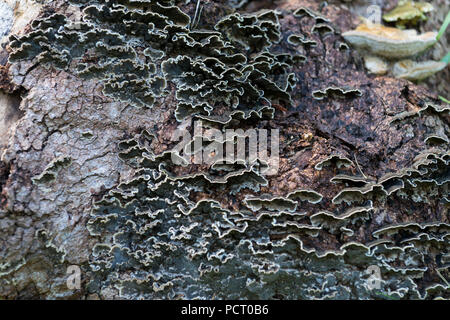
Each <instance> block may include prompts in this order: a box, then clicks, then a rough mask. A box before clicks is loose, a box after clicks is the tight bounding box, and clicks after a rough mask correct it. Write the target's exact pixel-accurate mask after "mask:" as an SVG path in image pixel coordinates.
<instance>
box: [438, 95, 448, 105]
mask: <svg viewBox="0 0 450 320" xmlns="http://www.w3.org/2000/svg"><path fill="white" fill-rule="evenodd" d="M439 99H441V100H442V101H444V102H445V103H448V104H450V101H448V100H447V99H445V98H444V97H442V96H439Z"/></svg>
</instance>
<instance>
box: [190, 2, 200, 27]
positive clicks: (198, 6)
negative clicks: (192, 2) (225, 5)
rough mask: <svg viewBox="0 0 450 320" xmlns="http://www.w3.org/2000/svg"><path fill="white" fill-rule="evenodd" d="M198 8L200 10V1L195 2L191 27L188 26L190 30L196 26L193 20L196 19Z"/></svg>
mask: <svg viewBox="0 0 450 320" xmlns="http://www.w3.org/2000/svg"><path fill="white" fill-rule="evenodd" d="M199 8H200V0H197V6H196V7H195V13H194V18H193V19H192V21H191V25H190V28H189V29H190V30H192V29H193V28H194V27H195V25H196V23H195V20H196V19H197V15H198V10H199Z"/></svg>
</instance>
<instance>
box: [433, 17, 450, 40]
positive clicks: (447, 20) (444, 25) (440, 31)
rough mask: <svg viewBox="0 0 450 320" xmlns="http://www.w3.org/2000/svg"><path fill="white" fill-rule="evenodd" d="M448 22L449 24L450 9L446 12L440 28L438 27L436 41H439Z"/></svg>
mask: <svg viewBox="0 0 450 320" xmlns="http://www.w3.org/2000/svg"><path fill="white" fill-rule="evenodd" d="M449 24H450V11H449V12H448V13H447V16H446V17H445V20H444V23H443V24H442V26H441V29H439V33H438V35H437V37H436V41H439V39H440V38H441V37H442V35H443V34H444V33H445V30H446V29H447V27H448V25H449Z"/></svg>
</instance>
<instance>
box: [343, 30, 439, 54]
mask: <svg viewBox="0 0 450 320" xmlns="http://www.w3.org/2000/svg"><path fill="white" fill-rule="evenodd" d="M342 36H343V37H344V38H345V39H346V40H347V41H348V42H350V44H352V45H353V46H355V47H356V48H358V49H363V50H367V51H368V52H370V53H372V54H375V55H378V56H382V57H385V58H390V59H393V58H407V57H411V56H414V55H416V54H417V53H419V52H421V51H423V50H425V49H426V48H428V47H430V46H431V45H433V44H434V43H435V42H436V36H437V32H426V33H423V34H417V32H416V31H415V30H413V29H408V30H400V29H396V28H391V27H385V26H383V25H380V24H371V25H369V24H367V23H363V24H360V25H359V26H358V27H357V28H356V29H355V30H351V31H347V32H344V33H343V34H342Z"/></svg>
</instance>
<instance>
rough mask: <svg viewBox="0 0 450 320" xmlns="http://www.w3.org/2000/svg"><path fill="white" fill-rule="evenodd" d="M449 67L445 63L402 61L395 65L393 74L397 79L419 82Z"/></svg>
mask: <svg viewBox="0 0 450 320" xmlns="http://www.w3.org/2000/svg"><path fill="white" fill-rule="evenodd" d="M446 67H447V63H445V62H443V61H421V62H416V61H412V60H401V61H399V62H396V63H395V64H394V67H393V69H392V72H393V74H394V76H395V77H397V78H401V79H407V80H411V81H419V80H423V79H425V78H428V77H429V76H431V75H433V74H435V73H436V72H439V71H441V70H443V69H445V68H446Z"/></svg>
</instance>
